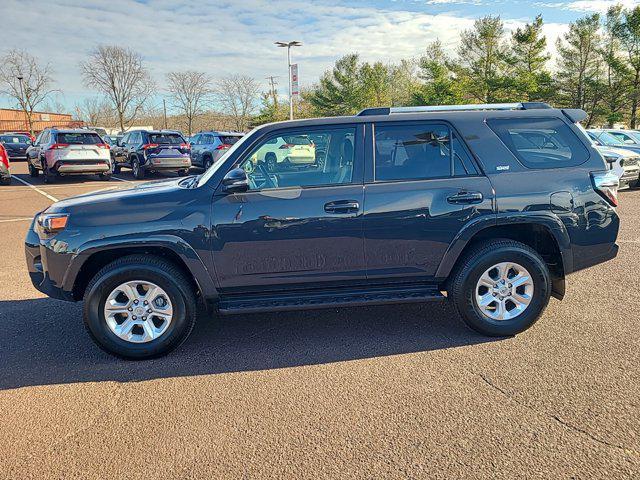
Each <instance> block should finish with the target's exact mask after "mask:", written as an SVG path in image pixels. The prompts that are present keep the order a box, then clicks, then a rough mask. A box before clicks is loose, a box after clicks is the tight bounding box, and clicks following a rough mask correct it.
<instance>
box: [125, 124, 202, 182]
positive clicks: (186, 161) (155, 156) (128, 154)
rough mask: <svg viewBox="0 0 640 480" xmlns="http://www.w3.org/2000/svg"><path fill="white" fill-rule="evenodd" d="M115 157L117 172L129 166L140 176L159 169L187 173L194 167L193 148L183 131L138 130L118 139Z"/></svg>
mask: <svg viewBox="0 0 640 480" xmlns="http://www.w3.org/2000/svg"><path fill="white" fill-rule="evenodd" d="M112 158H113V161H114V166H113V172H114V173H119V172H120V169H121V168H122V167H128V168H131V170H133V176H134V177H135V178H138V179H142V178H144V175H145V172H159V171H174V172H178V175H180V176H185V175H187V174H188V173H189V167H191V147H190V145H189V144H188V143H187V141H186V140H185V139H184V137H183V136H182V134H181V133H180V132H175V131H171V130H135V131H131V132H129V133H127V134H126V135H125V136H124V137H122V139H121V140H120V141H118V143H117V146H116V147H115V148H114V149H113V155H112Z"/></svg>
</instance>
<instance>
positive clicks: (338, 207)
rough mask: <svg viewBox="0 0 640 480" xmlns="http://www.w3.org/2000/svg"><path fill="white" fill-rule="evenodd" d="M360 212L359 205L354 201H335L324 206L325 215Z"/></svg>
mask: <svg viewBox="0 0 640 480" xmlns="http://www.w3.org/2000/svg"><path fill="white" fill-rule="evenodd" d="M358 210H360V204H359V203H358V202H357V201H356V200H337V201H335V202H329V203H325V204H324V211H325V212H327V213H355V212H357V211H358Z"/></svg>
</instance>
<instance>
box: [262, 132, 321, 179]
mask: <svg viewBox="0 0 640 480" xmlns="http://www.w3.org/2000/svg"><path fill="white" fill-rule="evenodd" d="M251 161H252V162H253V163H257V162H264V163H265V164H266V167H267V170H269V171H270V172H275V171H276V170H278V169H280V168H281V167H282V166H284V167H292V166H302V165H304V166H306V165H313V164H315V163H316V146H315V144H314V143H313V141H311V139H309V137H308V136H306V135H296V136H285V137H275V138H273V139H271V140H269V141H268V142H266V143H265V144H264V145H263V146H262V147H260V148H259V149H258V150H257V151H256V152H255V153H254V154H253V155H252V156H251Z"/></svg>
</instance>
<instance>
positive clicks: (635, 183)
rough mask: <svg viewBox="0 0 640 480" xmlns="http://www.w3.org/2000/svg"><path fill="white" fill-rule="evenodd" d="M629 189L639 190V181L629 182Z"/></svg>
mask: <svg viewBox="0 0 640 480" xmlns="http://www.w3.org/2000/svg"><path fill="white" fill-rule="evenodd" d="M629 188H631V189H634V190H635V189H636V188H640V180H634V181H633V182H629Z"/></svg>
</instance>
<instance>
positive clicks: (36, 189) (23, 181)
mask: <svg viewBox="0 0 640 480" xmlns="http://www.w3.org/2000/svg"><path fill="white" fill-rule="evenodd" d="M11 178H13V179H15V180H18V181H19V182H20V183H23V184H25V185H26V186H27V187H29V188H32V189H33V190H35V191H36V192H38V193H39V194H40V195H44V196H45V197H47V198H48V199H49V200H52V201H54V202H57V201H58V199H57V198H56V197H54V196H53V195H49V194H48V193H47V192H45V191H44V190H40V189H39V188H38V187H36V186H35V185H31V184H30V183H29V182H27V181H26V180H23V179H21V178H20V177H17V176H15V175H14V176H13V177H11Z"/></svg>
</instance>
